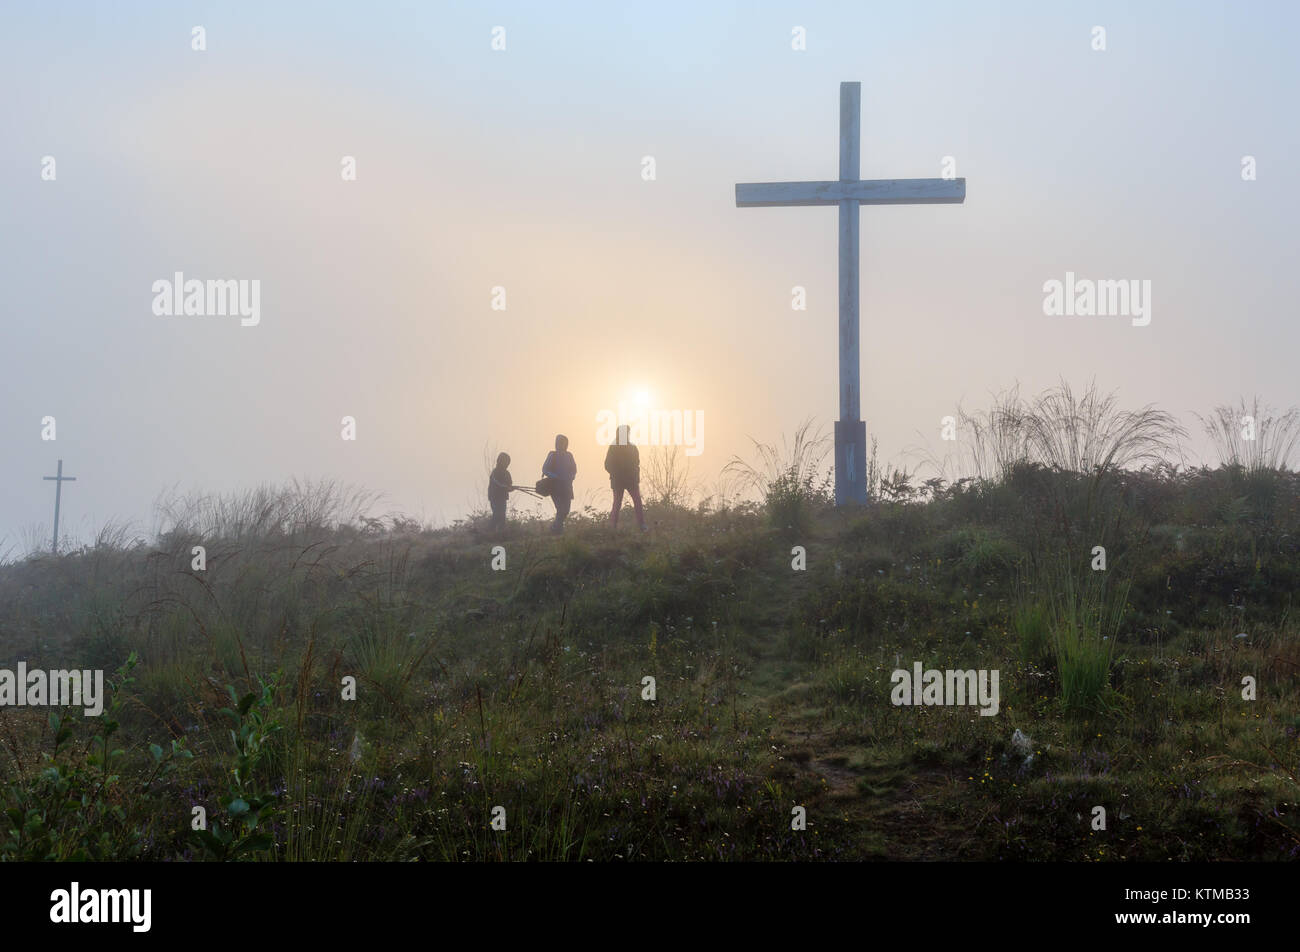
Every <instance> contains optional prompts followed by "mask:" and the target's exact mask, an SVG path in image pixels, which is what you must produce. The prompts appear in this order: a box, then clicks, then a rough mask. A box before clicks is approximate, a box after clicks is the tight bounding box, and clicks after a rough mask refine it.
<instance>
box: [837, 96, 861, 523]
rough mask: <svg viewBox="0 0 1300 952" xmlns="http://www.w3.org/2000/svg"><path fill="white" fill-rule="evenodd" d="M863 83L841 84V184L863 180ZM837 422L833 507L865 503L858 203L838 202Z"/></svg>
mask: <svg viewBox="0 0 1300 952" xmlns="http://www.w3.org/2000/svg"><path fill="white" fill-rule="evenodd" d="M861 123H862V84H861V83H840V181H841V182H857V181H859V180H860V179H861V175H862V125H861ZM839 205H840V267H839V291H840V418H839V420H838V421H837V422H836V424H835V505H837V506H843V505H844V504H845V503H849V502H856V503H865V502H866V501H867V483H866V472H865V471H866V460H867V448H866V445H865V444H866V438H867V425H866V423H864V422H863V421H862V419H861V417H862V388H861V379H860V373H861V369H860V368H861V366H862V362H861V345H860V342H859V327H860V323H859V306H858V298H859V293H860V289H861V282H860V281H859V278H858V257H859V241H858V228H859V215H858V201H857V199H853V198H845V199H841V200H840V203H839Z"/></svg>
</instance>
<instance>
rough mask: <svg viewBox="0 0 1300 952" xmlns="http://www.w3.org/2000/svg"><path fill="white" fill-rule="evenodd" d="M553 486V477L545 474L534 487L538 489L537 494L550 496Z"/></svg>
mask: <svg viewBox="0 0 1300 952" xmlns="http://www.w3.org/2000/svg"><path fill="white" fill-rule="evenodd" d="M551 486H552V480H551V477H550V476H543V477H542V478H541V479H539V480H538V481H537V485H536V486H535V487H534V489H535V490H536V491H537V495H539V496H549V495H550V494H551Z"/></svg>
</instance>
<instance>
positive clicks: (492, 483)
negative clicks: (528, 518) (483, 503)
mask: <svg viewBox="0 0 1300 952" xmlns="http://www.w3.org/2000/svg"><path fill="white" fill-rule="evenodd" d="M509 466H510V454H509V453H498V454H497V465H496V469H494V470H492V475H490V476H489V477H488V502H489V503H490V504H491V506H492V528H493V529H504V528H505V527H506V500H507V499H509V498H510V491H511V490H512V489H514V488H515V486H514V480H512V479H511V478H510V470H509V469H508V468H507V467H509Z"/></svg>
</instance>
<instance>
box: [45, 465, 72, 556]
mask: <svg viewBox="0 0 1300 952" xmlns="http://www.w3.org/2000/svg"><path fill="white" fill-rule="evenodd" d="M41 479H52V480H54V554H55V555H58V554H59V501H60V499H61V497H62V496H63V484H64V483H75V482H76V481H77V477H76V476H64V475H63V460H59V472H58V475H57V476H42V477H41Z"/></svg>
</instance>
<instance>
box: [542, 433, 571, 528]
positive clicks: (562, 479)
mask: <svg viewBox="0 0 1300 952" xmlns="http://www.w3.org/2000/svg"><path fill="white" fill-rule="evenodd" d="M542 475H543V476H548V477H550V480H551V501H552V502H553V503H555V523H554V524H553V525H552V526H551V531H552V532H554V533H557V534H558V533H561V532H563V531H564V519H565V517H566V516H568V514H569V508H570V507H571V506H572V505H573V480H574V479H576V478H577V475H578V462H577V460H575V459H574V458H573V454H572V453H570V452H569V438H568V437H567V436H565V435H564V434H560V435H559V436H557V437H556V438H555V449H554V450H552V451H551V452H550V453H548V454H546V462H545V463H543V464H542Z"/></svg>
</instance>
